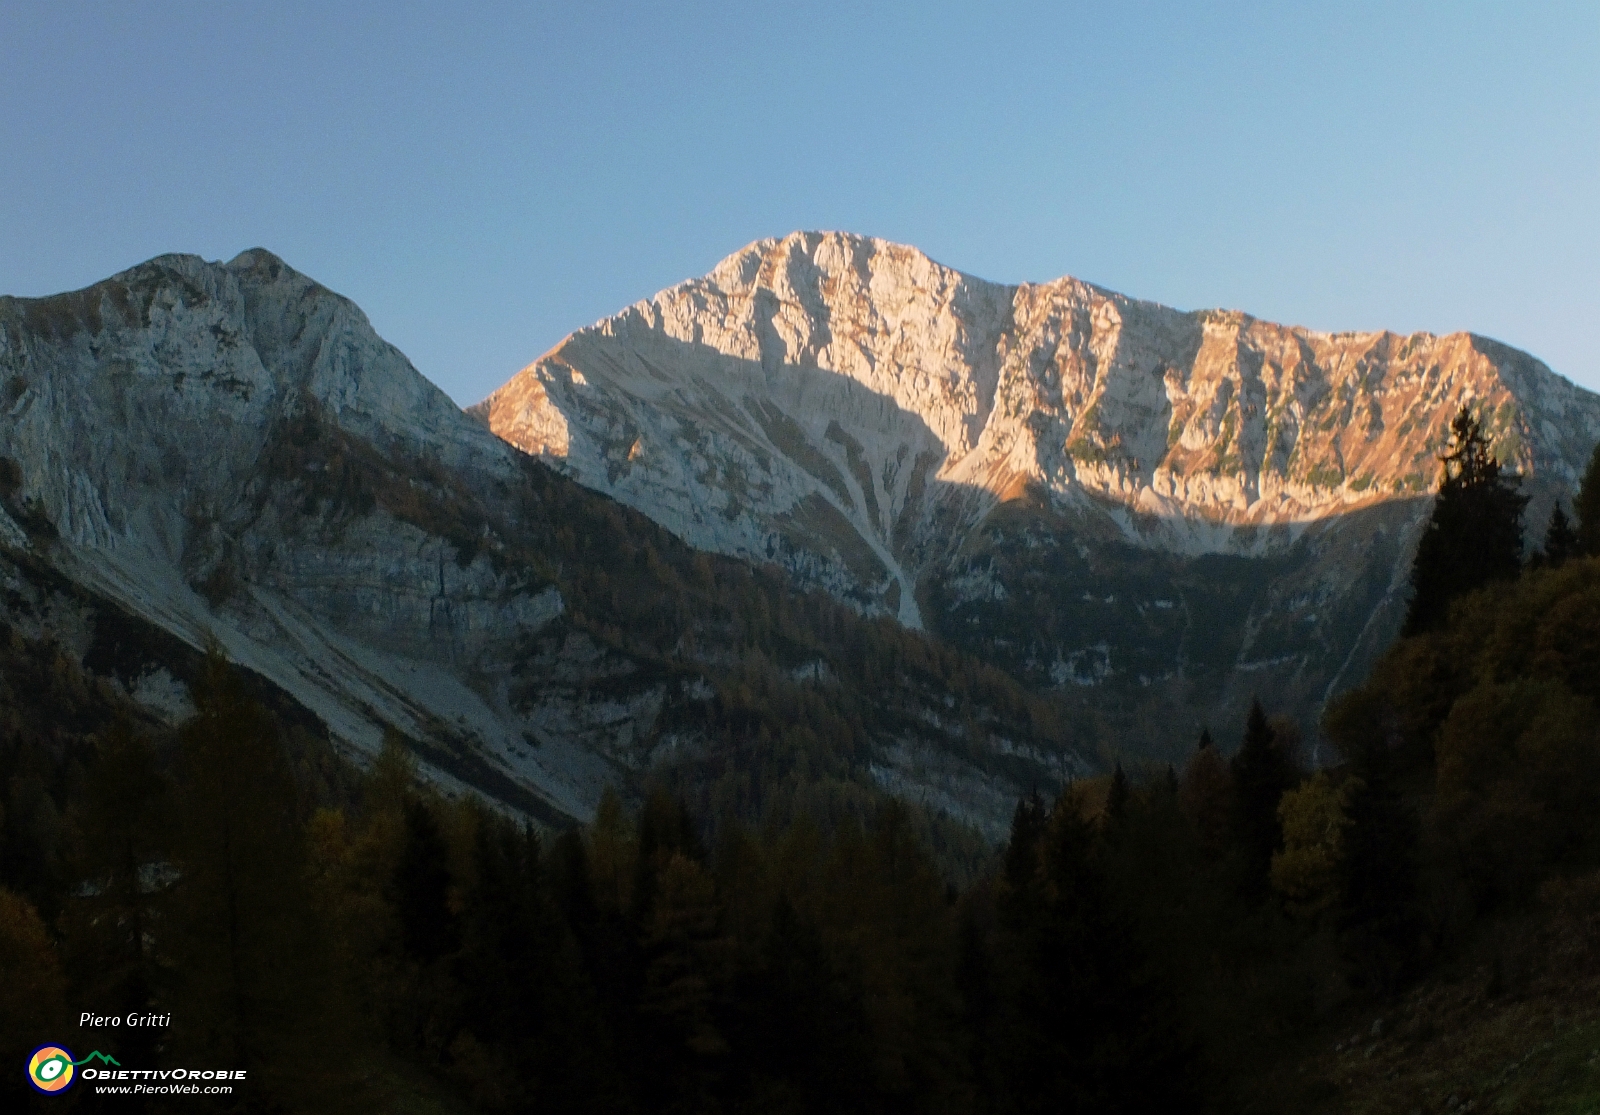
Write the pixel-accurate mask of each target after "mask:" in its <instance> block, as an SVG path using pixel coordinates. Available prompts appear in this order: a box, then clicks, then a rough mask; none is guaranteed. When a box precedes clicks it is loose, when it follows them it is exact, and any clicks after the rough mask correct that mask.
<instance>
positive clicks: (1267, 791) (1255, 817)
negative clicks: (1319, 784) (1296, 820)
mask: <svg viewBox="0 0 1600 1115" xmlns="http://www.w3.org/2000/svg"><path fill="white" fill-rule="evenodd" d="M1229 769H1230V772H1231V773H1232V775H1233V826H1232V828H1233V838H1234V842H1235V843H1236V844H1237V845H1238V847H1239V848H1240V850H1241V851H1242V852H1243V855H1244V877H1243V884H1244V889H1245V891H1246V893H1248V894H1252V895H1255V894H1262V893H1265V891H1266V887H1267V882H1268V879H1269V877H1270V874H1271V869H1272V854H1273V853H1274V852H1276V851H1277V850H1278V849H1279V848H1280V847H1282V845H1283V826H1282V822H1281V821H1280V820H1279V818H1278V803H1279V801H1281V800H1282V798H1283V795H1284V792H1285V791H1287V790H1289V789H1292V788H1293V787H1294V785H1295V783H1296V782H1297V781H1299V776H1298V772H1296V770H1295V769H1294V762H1293V760H1292V759H1291V758H1290V756H1289V755H1288V754H1287V753H1286V751H1285V750H1284V748H1283V746H1282V741H1280V739H1279V738H1278V733H1277V732H1276V731H1274V730H1273V728H1272V725H1271V724H1269V723H1267V714H1266V713H1265V712H1263V711H1262V708H1261V702H1260V701H1259V700H1252V701H1251V702H1250V715H1249V718H1248V719H1247V721H1246V722H1245V730H1244V742H1243V744H1241V745H1240V747H1239V750H1238V753H1237V754H1235V755H1234V757H1233V759H1232V761H1231V762H1230V763H1229Z"/></svg>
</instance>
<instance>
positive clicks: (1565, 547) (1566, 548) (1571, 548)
mask: <svg viewBox="0 0 1600 1115" xmlns="http://www.w3.org/2000/svg"><path fill="white" fill-rule="evenodd" d="M1580 552H1581V551H1580V550H1579V549H1578V532H1577V531H1575V530H1573V529H1572V523H1571V522H1570V521H1568V519H1567V513H1566V512H1565V511H1563V510H1562V509H1561V504H1560V503H1557V504H1556V505H1555V509H1554V510H1552V511H1551V512H1550V525H1549V526H1548V527H1546V528H1545V532H1544V550H1543V552H1542V553H1540V554H1539V555H1538V556H1539V561H1540V564H1542V565H1548V566H1549V567H1550V568H1551V569H1560V568H1561V566H1562V565H1564V564H1566V561H1567V559H1568V558H1573V557H1577V556H1578V554H1579V553H1580Z"/></svg>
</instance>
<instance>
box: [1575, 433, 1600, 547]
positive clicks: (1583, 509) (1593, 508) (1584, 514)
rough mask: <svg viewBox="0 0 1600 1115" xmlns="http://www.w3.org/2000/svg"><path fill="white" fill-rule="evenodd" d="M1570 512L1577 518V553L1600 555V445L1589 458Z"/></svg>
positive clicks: (1597, 445)
mask: <svg viewBox="0 0 1600 1115" xmlns="http://www.w3.org/2000/svg"><path fill="white" fill-rule="evenodd" d="M1572 511H1573V514H1575V515H1576V516H1577V517H1578V551H1579V552H1580V553H1584V554H1600V444H1596V445H1595V447H1594V452H1593V453H1592V454H1590V456H1589V467H1588V468H1587V469H1585V470H1584V473H1583V483H1582V484H1580V485H1579V487H1578V494H1577V496H1576V497H1574V498H1573V501H1572Z"/></svg>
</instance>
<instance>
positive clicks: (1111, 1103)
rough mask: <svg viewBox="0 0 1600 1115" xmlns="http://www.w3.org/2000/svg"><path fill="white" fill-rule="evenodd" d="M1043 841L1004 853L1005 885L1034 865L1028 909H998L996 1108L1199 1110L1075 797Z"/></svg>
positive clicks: (1067, 796) (1179, 1049)
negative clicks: (1030, 847)
mask: <svg viewBox="0 0 1600 1115" xmlns="http://www.w3.org/2000/svg"><path fill="white" fill-rule="evenodd" d="M1018 819H1019V820H1020V821H1022V822H1023V824H1021V825H1015V824H1014V826H1013V830H1014V832H1017V831H1018V830H1020V832H1019V835H1027V834H1028V833H1029V832H1030V831H1032V830H1033V824H1032V822H1033V821H1034V820H1035V815H1034V813H1033V811H1032V810H1031V809H1030V810H1023V809H1019V810H1018ZM1036 840H1037V843H1036V845H1035V847H1034V849H1033V851H1032V853H1031V854H1029V853H1027V852H1025V851H1023V850H1022V849H1017V848H1008V849H1007V856H1006V860H1007V869H1008V874H1010V872H1011V870H1012V869H1014V868H1019V867H1022V866H1023V865H1024V864H1026V863H1029V862H1030V861H1031V863H1032V865H1033V868H1034V870H1033V873H1032V877H1031V879H1029V880H1027V882H1026V884H1025V894H1026V897H1025V900H1021V901H1019V899H1023V898H1024V895H1020V894H1016V893H1015V892H1013V893H1012V894H1011V895H1010V896H1009V897H1008V898H1007V900H1006V901H1004V902H1002V903H1001V905H1000V906H999V908H998V910H997V914H998V917H999V922H1000V926H1001V930H1002V933H1003V936H1002V940H1001V944H1000V947H999V948H998V949H997V953H998V955H999V956H1000V957H1002V958H1003V959H1004V961H1005V968H1004V970H1003V973H1002V975H1001V977H1000V980H999V983H1000V990H1001V996H1000V998H1001V1002H1000V1003H999V1004H998V1007H997V1013H998V1015H999V1018H998V1020H997V1023H996V1026H995V1032H994V1033H993V1034H992V1036H991V1045H990V1046H989V1051H988V1052H989V1056H990V1057H991V1058H992V1059H993V1061H994V1062H995V1063H996V1066H997V1068H999V1069H1000V1070H1002V1071H1001V1072H1000V1073H999V1074H998V1075H999V1076H1000V1085H1001V1087H1000V1089H998V1095H996V1096H994V1097H993V1102H994V1105H995V1107H996V1109H998V1110H1000V1111H1006V1112H1039V1113H1044V1112H1051V1113H1057V1112H1083V1113H1085V1115H1087V1113H1089V1112H1096V1113H1099V1112H1144V1111H1160V1110H1189V1109H1192V1107H1193V1099H1194V1097H1193V1095H1192V1078H1191V1075H1190V1073H1191V1068H1190V1066H1191V1053H1190V1050H1189V1047H1188V1045H1187V1043H1186V1042H1185V1041H1183V1040H1182V1039H1181V1037H1180V1036H1179V1032H1178V1029H1177V1027H1176V1024H1175V1021H1174V1015H1175V1008H1174V1007H1173V1005H1172V1004H1171V1003H1170V1002H1169V1001H1168V1000H1167V999H1166V997H1165V996H1164V995H1163V994H1162V993H1161V992H1160V991H1159V990H1158V988H1156V987H1155V986H1154V985H1152V984H1151V983H1150V982H1148V980H1147V978H1146V977H1145V976H1144V975H1142V972H1143V971H1144V958H1143V957H1142V956H1141V955H1140V952H1139V949H1138V947H1137V945H1136V944H1135V943H1134V939H1133V935H1132V933H1131V931H1130V929H1129V927H1128V926H1127V925H1125V924H1124V923H1123V920H1122V919H1121V917H1119V916H1118V914H1117V913H1116V911H1115V908H1114V905H1113V903H1112V901H1111V895H1110V890H1109V886H1108V884H1107V880H1106V878H1105V876H1104V872H1103V870H1102V868H1101V867H1100V865H1099V863H1098V862H1097V855H1096V851H1095V847H1096V840H1095V831H1094V828H1093V826H1092V825H1091V824H1090V823H1089V822H1088V821H1087V820H1085V819H1084V817H1083V815H1082V810H1081V804H1080V802H1079V801H1078V799H1077V796H1076V795H1075V794H1074V793H1073V792H1072V791H1071V790H1068V791H1067V792H1066V793H1064V794H1063V795H1062V797H1061V798H1060V799H1059V800H1058V801H1057V803H1056V806H1055V808H1054V809H1053V810H1052V811H1051V813H1050V815H1049V818H1048V819H1047V821H1046V822H1045V824H1044V826H1043V831H1042V832H1039V833H1038V834H1037V837H1036ZM1019 881H1020V880H1019ZM1007 889H1008V890H1009V889H1011V883H1010V882H1009V880H1008V884H1007Z"/></svg>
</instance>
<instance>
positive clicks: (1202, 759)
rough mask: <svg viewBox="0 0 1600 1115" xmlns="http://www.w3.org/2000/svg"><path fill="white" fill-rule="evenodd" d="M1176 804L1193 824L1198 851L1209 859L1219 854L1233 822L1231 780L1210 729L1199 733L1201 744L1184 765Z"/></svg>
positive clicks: (1225, 843) (1225, 846) (1225, 845)
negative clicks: (1186, 764)
mask: <svg viewBox="0 0 1600 1115" xmlns="http://www.w3.org/2000/svg"><path fill="white" fill-rule="evenodd" d="M1178 804H1179V805H1180V807H1181V808H1182V810H1183V814H1184V816H1185V817H1187V818H1188V819H1189V823H1190V824H1191V825H1193V826H1194V831H1195V837H1196V840H1197V842H1198V844H1199V846H1200V851H1201V854H1202V855H1204V856H1205V857H1206V858H1207V859H1212V860H1214V859H1217V858H1218V857H1219V856H1221V855H1222V854H1223V852H1224V851H1225V850H1226V848H1227V843H1228V834H1229V829H1230V827H1231V825H1232V819H1233V784H1232V776H1231V775H1230V774H1229V773H1228V764H1227V763H1226V762H1224V761H1223V759H1222V756H1221V755H1220V754H1218V752H1217V748H1216V746H1215V745H1214V744H1213V743H1212V742H1211V733H1210V732H1209V731H1203V732H1201V733H1200V745H1199V746H1198V747H1196V748H1195V751H1194V755H1193V756H1191V757H1190V759H1189V765H1188V766H1187V767H1185V768H1184V771H1183V781H1182V783H1181V785H1180V786H1179V788H1178Z"/></svg>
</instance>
